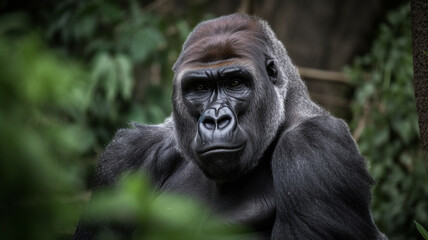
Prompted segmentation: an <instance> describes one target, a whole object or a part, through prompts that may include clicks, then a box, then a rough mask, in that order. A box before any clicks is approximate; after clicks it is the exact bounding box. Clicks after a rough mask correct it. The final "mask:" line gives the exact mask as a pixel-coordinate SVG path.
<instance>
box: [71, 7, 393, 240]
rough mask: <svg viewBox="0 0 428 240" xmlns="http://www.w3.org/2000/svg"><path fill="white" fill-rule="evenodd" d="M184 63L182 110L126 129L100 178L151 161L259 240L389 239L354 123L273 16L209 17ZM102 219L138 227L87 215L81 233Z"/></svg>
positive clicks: (169, 181)
mask: <svg viewBox="0 0 428 240" xmlns="http://www.w3.org/2000/svg"><path fill="white" fill-rule="evenodd" d="M174 71H175V77H174V92H173V105H174V111H173V115H172V117H171V118H168V119H167V120H166V121H165V122H164V123H163V124H160V125H139V124H135V125H134V127H133V128H132V129H123V130H119V131H118V133H117V134H116V136H115V137H114V139H113V141H112V142H111V143H110V144H109V145H108V146H107V148H106V150H105V152H104V153H103V154H102V155H101V157H100V160H99V164H98V169H97V180H96V184H95V186H96V187H100V186H108V185H112V184H114V183H115V182H116V180H117V177H118V176H119V174H120V173H122V172H124V171H126V170H140V169H141V170H144V171H145V172H147V173H149V175H150V177H151V179H152V181H153V183H154V185H155V187H156V189H158V190H159V191H160V192H178V193H184V194H186V195H188V196H191V197H194V198H196V199H199V200H200V201H203V202H205V203H206V204H207V205H208V206H210V207H211V209H212V210H213V211H214V212H215V213H217V214H219V215H220V216H222V217H223V218H224V219H225V221H227V222H230V223H239V224H244V225H247V226H248V227H249V228H250V229H251V230H252V231H253V232H254V236H255V237H256V238H258V239H298V240H301V239H311V240H316V239H351V240H352V239H355V240H357V239H358V240H360V239H373V240H375V239H386V237H385V236H384V235H383V234H382V233H380V232H379V231H378V229H377V227H376V226H375V224H374V223H373V221H372V218H371V215H370V211H369V206H370V186H371V185H372V184H373V180H372V178H371V176H370V175H369V173H368V171H367V169H366V164H365V161H364V159H363V157H362V156H361V155H360V153H359V151H358V149H357V146H356V144H355V142H354V140H353V139H352V137H351V134H350V132H349V129H348V127H347V126H346V124H345V123H344V122H343V121H342V120H339V119H336V118H334V117H332V116H330V115H329V114H328V113H327V112H326V111H324V110H323V109H322V108H320V107H319V106H317V105H316V104H315V103H313V102H312V101H311V100H310V98H309V96H308V93H307V89H306V86H305V85H304V83H303V82H302V80H301V79H300V77H299V75H298V72H297V70H296V68H295V67H294V65H293V64H292V63H291V60H290V59H289V57H288V55H287V52H286V51H285V48H284V47H283V46H282V44H281V43H280V42H279V41H278V40H277V38H276V37H275V35H274V33H273V32H272V30H271V29H270V27H269V26H268V25H267V23H266V22H264V21H262V20H260V19H257V18H254V17H249V16H246V15H241V14H234V15H229V16H225V17H221V18H218V19H214V20H211V21H207V22H203V23H201V24H199V25H198V26H197V27H196V28H195V30H194V31H193V32H192V33H191V34H190V36H189V38H188V39H187V41H186V43H185V44H184V46H183V51H182V54H181V55H180V57H179V59H178V60H177V62H176V64H175V66H174ZM230 72H232V73H233V74H232V75H230ZM102 228H110V229H112V230H113V231H115V232H118V233H119V234H121V235H122V236H123V237H124V239H127V238H129V237H130V236H131V235H132V229H130V228H123V227H118V226H115V227H112V226H101V225H97V224H96V223H94V224H92V225H85V224H79V226H78V227H77V230H76V232H75V234H74V237H73V239H80V240H83V239H93V238H94V237H95V236H96V235H97V234H98V232H100V230H101V229H102Z"/></svg>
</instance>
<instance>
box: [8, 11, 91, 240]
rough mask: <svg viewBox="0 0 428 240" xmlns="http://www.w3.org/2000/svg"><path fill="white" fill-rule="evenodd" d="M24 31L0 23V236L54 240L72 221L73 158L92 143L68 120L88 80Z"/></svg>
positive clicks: (80, 106) (79, 184) (18, 23)
mask: <svg viewBox="0 0 428 240" xmlns="http://www.w3.org/2000/svg"><path fill="white" fill-rule="evenodd" d="M24 25H25V17H23V16H22V15H9V16H7V17H3V18H2V19H0V62H1V63H2V64H0V79H1V80H0V189H1V191H0V201H1V203H0V214H1V215H0V217H1V218H0V232H1V238H2V239H46V240H49V239H58V236H60V235H61V232H63V231H66V230H67V228H68V227H70V226H73V225H74V224H75V223H76V219H77V218H78V217H79V213H80V212H79V211H76V209H77V210H78V209H80V208H81V203H80V204H79V202H77V201H74V200H73V199H75V198H76V196H77V193H78V192H79V191H82V189H83V187H84V181H83V180H84V178H83V173H84V172H83V170H84V169H83V168H82V165H81V164H80V162H78V161H75V159H76V157H78V156H80V155H81V154H82V153H84V152H86V151H87V150H88V147H90V146H91V144H92V142H93V140H94V137H93V135H92V134H91V131H89V130H88V128H87V126H86V125H84V124H79V122H78V120H77V119H74V117H73V116H76V115H80V114H83V112H84V110H85V108H86V107H87V105H88V101H89V96H88V94H87V91H86V90H85V89H86V87H87V86H88V83H89V82H88V81H87V79H88V74H86V73H85V71H84V70H83V69H82V68H81V67H80V66H79V65H78V64H76V63H75V62H71V61H64V60H63V59H61V58H59V57H57V56H55V55H53V54H51V53H50V52H49V51H48V50H47V49H46V46H45V45H44V44H43V42H42V40H41V39H40V37H38V35H37V34H35V33H31V32H28V31H27V30H26V29H25V28H24ZM24 32H25V33H24Z"/></svg>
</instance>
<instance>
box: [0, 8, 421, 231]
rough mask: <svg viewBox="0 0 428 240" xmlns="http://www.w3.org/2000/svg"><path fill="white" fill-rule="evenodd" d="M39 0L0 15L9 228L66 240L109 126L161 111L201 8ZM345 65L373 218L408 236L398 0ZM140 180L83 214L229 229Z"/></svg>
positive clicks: (407, 147) (412, 169)
mask: <svg viewBox="0 0 428 240" xmlns="http://www.w3.org/2000/svg"><path fill="white" fill-rule="evenodd" d="M156 2H158V1H156ZM160 2H162V1H160ZM49 6H51V7H50V8H49V7H46V6H43V8H42V7H40V8H36V9H27V10H26V9H25V8H23V10H22V11H21V13H9V14H4V15H2V16H0V62H1V63H2V64H0V189H1V191H0V201H1V202H0V204H1V205H0V214H1V215H0V216H1V218H0V231H1V236H2V238H5V239H69V237H70V234H71V233H72V232H73V230H74V226H75V224H76V222H77V220H78V218H79V216H80V215H81V213H82V209H83V206H84V204H85V203H86V201H87V199H88V193H87V189H88V186H87V183H88V181H89V179H90V178H91V173H92V172H93V165H94V163H95V160H96V155H97V154H98V153H100V151H102V149H103V148H104V146H105V144H106V143H107V142H108V141H109V140H110V139H111V137H112V135H113V134H114V132H115V130H116V129H117V128H119V127H125V126H127V124H128V123H129V122H131V121H136V122H144V123H158V122H161V121H163V119H164V118H165V117H166V116H168V115H169V114H170V112H171V103H170V94H171V92H170V88H171V79H172V71H171V67H172V64H173V63H174V61H175V59H176V57H177V56H178V53H179V52H180V48H181V44H182V42H183V41H184V39H185V37H186V36H187V34H188V33H189V31H190V29H191V27H192V26H194V25H195V24H196V23H197V22H199V21H200V20H202V19H204V18H208V17H209V16H208V15H201V14H199V12H202V11H197V10H198V9H199V8H202V7H203V6H202V5H200V4H199V5H198V4H197V3H195V4H193V5H192V7H191V8H189V10H188V11H185V12H182V13H180V14H177V13H175V11H174V9H173V8H172V9H171V8H168V7H164V6H158V5H148V6H144V7H142V6H139V5H138V3H137V1H128V2H123V3H119V1H112V0H110V1H100V0H87V1H72V0H68V1H61V2H60V3H56V4H50V5H49ZM35 12H36V13H38V14H36V15H34V13H35ZM347 71H348V73H349V75H350V77H351V78H352V79H353V81H354V83H355V86H356V94H355V99H354V103H353V112H354V119H353V121H352V128H353V130H354V135H355V137H356V138H358V143H359V146H360V149H361V151H362V153H363V154H364V155H365V156H366V157H367V159H368V161H369V163H370V168H371V171H372V173H373V175H374V177H375V179H376V180H377V185H376V187H375V189H374V204H373V213H374V218H375V220H376V222H377V224H378V225H379V227H380V228H381V230H383V231H385V232H386V233H387V234H388V235H389V237H390V238H391V239H396V240H399V239H417V237H418V233H417V231H416V229H415V227H414V225H413V220H414V219H416V220H417V221H419V222H420V223H421V224H422V225H424V226H427V223H428V202H427V201H426V199H428V187H427V185H426V182H427V180H428V178H427V166H426V162H425V163H424V159H423V157H424V156H423V153H422V152H421V150H420V146H419V142H418V128H417V116H416V111H415V106H414V97H413V96H414V95H413V88H412V81H411V79H412V58H411V38H410V25H409V7H408V6H405V7H403V8H401V9H399V10H398V11H395V12H393V13H392V14H391V15H390V16H389V17H388V21H387V23H385V24H383V25H382V26H381V27H380V32H379V35H378V37H377V38H376V40H375V42H374V44H373V48H372V50H371V51H370V53H368V54H367V55H366V56H363V57H360V58H358V59H356V61H355V63H354V64H353V65H352V66H350V67H349V68H348V70H347ZM142 178H144V177H141V176H135V175H127V176H125V177H124V178H123V180H122V181H121V183H120V184H119V186H118V187H117V188H115V189H113V190H111V191H106V192H104V193H103V194H101V195H100V196H104V197H99V198H97V199H95V201H94V202H95V204H91V205H90V206H88V212H89V213H91V214H93V215H94V216H97V217H99V218H100V219H102V220H103V221H110V220H112V219H116V220H117V219H123V218H134V219H137V221H138V223H139V224H141V225H142V226H143V228H142V229H144V231H142V232H141V233H139V235H138V236H142V237H145V238H146V239H147V238H149V239H152V238H156V239H171V236H174V239H207V237H206V235H207V234H206V233H207V231H208V232H209V231H215V232H225V233H230V231H233V232H234V231H236V229H230V228H225V227H224V226H223V225H221V224H220V223H219V222H218V221H217V220H216V219H211V218H208V217H207V216H208V215H209V213H207V212H206V211H205V210H203V208H202V207H200V206H199V205H198V204H195V203H194V202H193V201H191V200H187V199H183V198H181V197H177V196H165V197H164V198H159V199H157V200H155V202H153V199H152V198H151V194H152V190H151V189H150V187H149V186H148V183H147V181H145V180H144V179H142ZM164 205H168V206H171V208H170V211H164V209H163V208H162V206H164ZM105 209H108V212H109V213H111V214H109V215H105V214H104V213H105V212H106V211H105ZM203 219H206V221H202V220H203ZM201 229H204V231H203V232H202V230H201ZM218 229H221V230H223V231H217V230H218ZM106 234H107V235H108V233H106ZM107 235H106V236H107ZM138 236H137V237H138ZM201 236H204V237H201ZM241 237H242V236H241ZM212 238H213V239H226V238H225V236H218V235H213V236H212ZM231 238H234V239H235V238H236V236H234V237H231ZM244 239H245V237H244Z"/></svg>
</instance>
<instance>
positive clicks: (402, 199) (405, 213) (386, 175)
mask: <svg viewBox="0 0 428 240" xmlns="http://www.w3.org/2000/svg"><path fill="white" fill-rule="evenodd" d="M347 72H348V74H349V76H350V78H351V79H352V80H353V83H354V84H355V86H356V93H355V97H354V102H353V108H352V109H353V115H354V117H353V121H352V127H353V129H354V137H355V138H356V139H358V145H359V148H360V151H361V152H362V154H363V155H364V156H365V157H367V159H368V161H369V163H370V170H371V172H372V174H373V177H374V178H375V180H376V182H377V184H376V186H375V188H374V191H373V200H374V202H373V207H372V209H373V217H374V219H375V221H376V223H377V224H378V226H379V228H380V229H381V230H383V231H384V232H385V233H387V234H388V235H389V237H390V239H394V240H401V239H403V240H405V239H420V237H419V236H418V233H417V231H416V228H415V226H414V224H413V220H414V219H416V220H417V221H419V222H421V223H423V224H425V225H426V223H428V201H427V199H428V185H427V184H426V183H427V182H428V175H427V172H428V166H427V157H426V154H425V155H424V153H423V152H422V150H421V146H420V142H419V129H418V123H417V114H416V105H415V99H414V92H413V81H412V80H413V64H412V39H411V28H410V8H409V6H408V5H406V6H404V7H402V8H400V9H398V10H396V11H394V12H391V13H390V14H389V15H388V16H387V21H386V22H385V23H384V24H382V25H381V26H380V28H379V33H378V36H377V38H376V39H375V41H374V43H373V46H372V48H371V50H370V52H369V53H368V54H367V55H365V56H362V57H359V58H357V59H355V61H354V63H353V65H352V66H351V67H350V68H348V69H347Z"/></svg>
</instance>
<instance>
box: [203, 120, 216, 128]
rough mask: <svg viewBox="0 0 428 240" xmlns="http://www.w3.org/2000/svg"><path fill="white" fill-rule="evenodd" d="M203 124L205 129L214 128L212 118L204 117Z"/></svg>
mask: <svg viewBox="0 0 428 240" xmlns="http://www.w3.org/2000/svg"><path fill="white" fill-rule="evenodd" d="M203 124H204V127H206V128H207V129H210V130H212V129H215V121H214V119H212V118H207V119H205V120H204V122H203Z"/></svg>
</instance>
